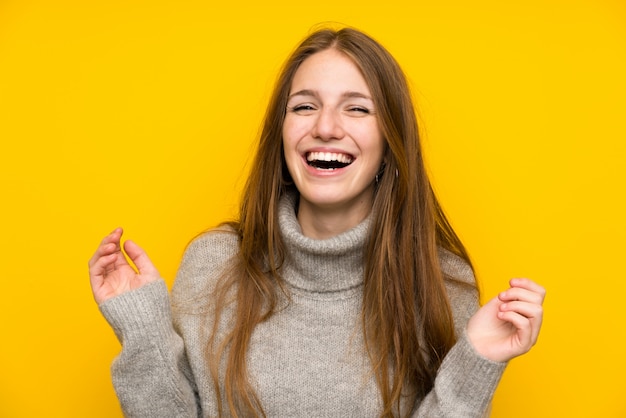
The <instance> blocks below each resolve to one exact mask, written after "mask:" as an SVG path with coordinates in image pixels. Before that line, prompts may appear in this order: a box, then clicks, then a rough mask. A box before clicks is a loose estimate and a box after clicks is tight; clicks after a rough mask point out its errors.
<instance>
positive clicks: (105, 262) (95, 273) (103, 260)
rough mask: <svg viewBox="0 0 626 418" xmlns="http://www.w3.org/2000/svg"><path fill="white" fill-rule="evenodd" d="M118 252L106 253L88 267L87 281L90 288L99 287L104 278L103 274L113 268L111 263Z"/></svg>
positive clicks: (113, 262)
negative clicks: (89, 283)
mask: <svg viewBox="0 0 626 418" xmlns="http://www.w3.org/2000/svg"><path fill="white" fill-rule="evenodd" d="M118 255H119V253H113V254H108V255H106V256H103V257H100V258H99V259H98V260H96V261H95V262H94V263H93V264H92V265H91V266H90V267H89V281H90V282H91V286H92V288H97V287H99V286H100V285H101V284H102V282H103V281H104V279H105V276H106V275H107V273H108V272H109V271H110V270H113V267H112V266H113V265H114V264H115V261H116V259H117V258H118Z"/></svg>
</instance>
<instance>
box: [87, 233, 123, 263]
mask: <svg viewBox="0 0 626 418" xmlns="http://www.w3.org/2000/svg"><path fill="white" fill-rule="evenodd" d="M122 233H123V230H122V228H115V229H114V230H113V231H112V232H111V233H110V234H109V235H107V236H105V237H104V238H103V239H102V241H101V242H100V245H99V246H98V248H97V249H96V252H95V253H94V255H93V256H92V257H91V258H90V259H89V266H92V265H93V264H95V263H96V262H97V261H98V259H99V258H100V257H103V256H106V255H109V254H112V253H114V252H116V251H119V250H120V239H121V237H122Z"/></svg>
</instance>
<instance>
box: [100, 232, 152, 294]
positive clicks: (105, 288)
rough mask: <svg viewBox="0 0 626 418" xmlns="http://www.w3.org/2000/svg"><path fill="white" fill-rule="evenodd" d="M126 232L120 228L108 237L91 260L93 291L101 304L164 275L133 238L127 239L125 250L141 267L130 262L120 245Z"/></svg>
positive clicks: (133, 261)
mask: <svg viewBox="0 0 626 418" xmlns="http://www.w3.org/2000/svg"><path fill="white" fill-rule="evenodd" d="M122 233H123V231H122V228H117V229H115V230H114V231H113V232H111V233H110V234H109V235H107V236H106V237H104V239H103V240H102V242H101V243H100V246H99V247H98V249H97V250H96V252H95V254H94V255H93V257H91V259H90V260H89V280H90V282H91V291H92V292H93V297H94V299H95V300H96V302H97V303H98V304H101V303H103V302H105V301H107V300H109V299H111V298H112V297H115V296H118V295H121V294H122V293H125V292H128V291H130V290H134V289H137V288H139V287H141V286H143V285H144V284H146V283H150V282H153V281H155V280H158V279H159V278H160V275H159V272H158V271H157V269H156V268H155V267H154V265H153V264H152V261H150V258H148V255H147V254H146V252H145V251H144V250H143V249H141V247H139V246H138V245H137V244H135V243H134V242H132V241H126V242H124V251H125V252H126V254H128V257H129V258H130V259H131V261H132V263H133V264H134V265H135V266H136V267H137V271H135V269H134V268H133V267H132V266H131V264H129V262H128V261H127V260H126V257H124V253H123V252H122V247H121V245H120V239H121V237H122Z"/></svg>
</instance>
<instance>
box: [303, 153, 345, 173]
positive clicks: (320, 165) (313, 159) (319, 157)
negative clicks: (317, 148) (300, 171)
mask: <svg viewBox="0 0 626 418" xmlns="http://www.w3.org/2000/svg"><path fill="white" fill-rule="evenodd" d="M306 161H307V164H309V165H310V166H311V167H314V168H317V169H318V170H335V169H337V168H343V167H347V166H349V165H350V164H352V162H353V161H354V157H352V156H351V155H348V154H341V153H336V152H309V153H307V154H306Z"/></svg>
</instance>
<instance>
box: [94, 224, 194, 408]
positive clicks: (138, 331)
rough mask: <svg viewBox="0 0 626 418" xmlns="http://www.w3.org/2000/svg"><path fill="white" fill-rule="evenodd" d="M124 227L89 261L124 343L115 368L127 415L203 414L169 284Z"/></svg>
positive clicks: (97, 292)
mask: <svg viewBox="0 0 626 418" xmlns="http://www.w3.org/2000/svg"><path fill="white" fill-rule="evenodd" d="M121 235H122V230H121V229H119V228H118V229H116V230H115V231H113V233H111V234H110V235H109V236H107V237H106V238H105V239H104V240H103V241H102V243H101V245H100V246H99V247H98V250H97V251H96V253H95V254H94V256H93V257H92V259H91V260H90V262H89V267H90V268H89V272H90V279H91V284H92V290H93V293H94V298H95V299H96V301H97V302H98V303H99V308H100V310H101V312H102V314H103V315H104V317H105V318H106V320H107V321H108V322H109V324H110V325H111V327H112V328H113V330H114V332H115V334H116V336H117V337H118V339H119V341H120V343H121V344H122V351H121V353H120V355H119V356H118V357H117V358H116V359H115V360H114V362H113V365H112V368H111V371H112V378H113V385H114V387H115V391H116V393H117V396H118V399H119V401H120V404H121V406H122V410H123V411H124V415H125V416H127V417H164V418H165V417H190V416H197V415H198V406H197V403H198V402H197V395H196V392H197V391H196V388H195V383H194V381H193V378H192V374H191V371H190V369H189V365H188V362H187V359H186V357H185V351H184V345H183V340H182V339H181V337H180V336H179V335H178V334H177V333H176V331H175V330H174V327H173V325H172V313H171V308H170V301H169V295H168V291H167V286H166V285H165V282H164V281H163V280H161V279H160V278H159V274H158V272H157V270H156V268H154V266H153V265H152V262H151V261H150V259H149V258H148V256H147V255H146V253H145V252H144V251H143V250H142V249H141V248H140V247H139V246H137V245H136V244H134V243H132V242H129V241H127V242H126V244H125V246H124V248H125V250H126V251H127V254H128V256H129V257H130V259H131V260H132V261H133V263H134V264H135V266H136V267H137V272H135V270H134V269H133V267H132V266H131V265H130V264H129V263H128V262H127V261H126V259H125V257H124V255H123V253H122V251H121V246H120V238H121Z"/></svg>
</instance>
